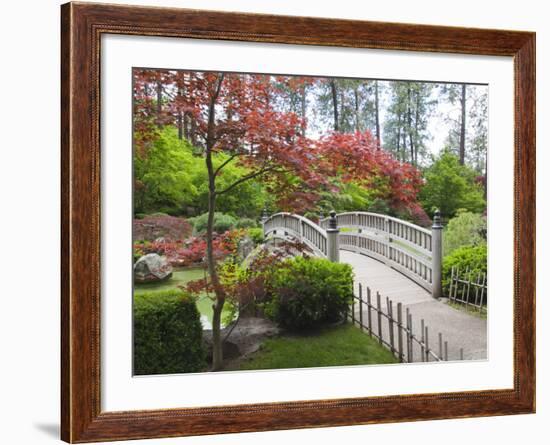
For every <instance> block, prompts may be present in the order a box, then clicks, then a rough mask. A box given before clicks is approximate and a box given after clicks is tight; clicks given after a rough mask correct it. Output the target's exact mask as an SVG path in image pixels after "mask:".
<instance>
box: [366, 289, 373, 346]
mask: <svg viewBox="0 0 550 445" xmlns="http://www.w3.org/2000/svg"><path fill="white" fill-rule="evenodd" d="M370 309H371V298H370V287H367V315H368V316H367V320H368V323H369V335H370V336H371V337H372V315H371V311H370Z"/></svg>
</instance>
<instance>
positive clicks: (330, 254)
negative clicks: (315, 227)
mask: <svg viewBox="0 0 550 445" xmlns="http://www.w3.org/2000/svg"><path fill="white" fill-rule="evenodd" d="M339 233H340V229H339V228H338V220H337V219H336V212H335V211H334V210H333V211H331V212H330V219H329V220H328V228H327V258H328V259H329V260H330V261H332V262H333V263H338V262H339V261H340V246H339V243H338V234H339Z"/></svg>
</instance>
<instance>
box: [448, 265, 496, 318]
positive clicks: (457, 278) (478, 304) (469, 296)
mask: <svg viewBox="0 0 550 445" xmlns="http://www.w3.org/2000/svg"><path fill="white" fill-rule="evenodd" d="M448 293H449V295H448V296H449V300H450V301H452V302H454V303H458V304H462V305H465V306H472V307H474V308H475V309H476V310H478V311H479V312H480V313H481V312H482V311H483V308H485V307H487V274H485V273H482V272H478V273H472V272H471V271H470V270H469V269H465V270H464V272H461V271H460V270H459V268H458V267H456V268H455V267H453V268H452V269H451V282H450V284H449V291H448Z"/></svg>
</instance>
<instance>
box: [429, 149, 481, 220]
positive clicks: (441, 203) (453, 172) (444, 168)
mask: <svg viewBox="0 0 550 445" xmlns="http://www.w3.org/2000/svg"><path fill="white" fill-rule="evenodd" d="M424 177H425V180H426V184H425V185H424V187H423V188H422V190H421V192H420V195H419V196H420V200H421V202H422V206H423V207H424V209H425V210H426V211H427V212H428V213H430V214H433V212H434V211H435V209H439V210H440V211H441V214H442V216H443V217H444V218H445V219H448V218H452V217H453V216H455V215H456V212H457V211H458V209H465V210H468V211H470V212H473V213H481V212H482V211H483V210H484V209H485V206H486V203H485V199H484V198H483V188H482V186H481V185H480V184H479V183H478V182H477V181H476V178H477V173H476V172H475V171H474V170H473V169H471V168H470V167H468V166H465V165H460V162H459V161H458V158H457V157H456V156H455V155H454V154H452V153H450V152H449V151H444V152H443V153H442V154H441V156H440V157H439V158H438V159H436V160H435V161H434V163H433V164H432V165H431V166H430V167H429V168H428V169H426V171H425V174H424Z"/></svg>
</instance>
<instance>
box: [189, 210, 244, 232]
mask: <svg viewBox="0 0 550 445" xmlns="http://www.w3.org/2000/svg"><path fill="white" fill-rule="evenodd" d="M192 221H193V229H194V231H195V233H196V234H201V233H204V232H206V228H207V225H208V213H203V214H202V215H199V216H197V217H195V218H192ZM236 224H237V219H236V218H234V217H233V216H231V215H227V214H225V213H220V212H215V213H214V226H213V229H214V232H216V233H225V232H227V231H228V230H230V229H234V228H235V225H236Z"/></svg>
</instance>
